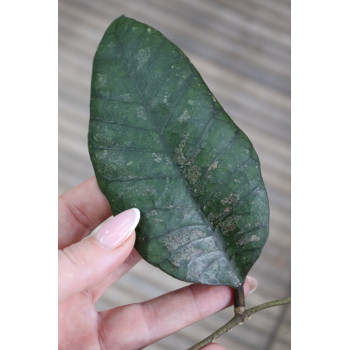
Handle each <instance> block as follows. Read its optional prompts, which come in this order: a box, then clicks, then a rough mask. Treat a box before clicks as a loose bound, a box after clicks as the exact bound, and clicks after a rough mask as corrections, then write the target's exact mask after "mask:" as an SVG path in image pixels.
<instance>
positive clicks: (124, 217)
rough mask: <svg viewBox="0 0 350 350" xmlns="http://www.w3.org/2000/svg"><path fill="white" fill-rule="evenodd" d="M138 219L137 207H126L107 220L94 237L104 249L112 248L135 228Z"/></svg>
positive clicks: (120, 242)
mask: <svg viewBox="0 0 350 350" xmlns="http://www.w3.org/2000/svg"><path fill="white" fill-rule="evenodd" d="M139 221H140V211H139V210H138V209H137V208H132V209H128V210H126V211H123V212H122V213H120V214H118V215H116V216H115V217H114V218H112V219H111V220H109V221H107V222H106V224H104V225H103V226H102V227H101V228H100V230H98V231H97V232H96V234H95V235H94V239H95V240H96V241H97V242H98V244H99V245H100V246H101V247H103V248H105V249H114V248H115V247H117V246H118V245H120V244H122V243H123V242H124V241H125V240H126V239H127V238H128V237H129V236H130V235H131V234H132V232H133V231H134V230H135V227H136V226H137V224H138V223H139Z"/></svg>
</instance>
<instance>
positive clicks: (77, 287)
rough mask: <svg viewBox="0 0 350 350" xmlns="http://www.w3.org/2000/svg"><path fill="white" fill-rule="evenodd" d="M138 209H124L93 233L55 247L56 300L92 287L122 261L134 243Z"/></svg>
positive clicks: (64, 298) (138, 218)
mask: <svg viewBox="0 0 350 350" xmlns="http://www.w3.org/2000/svg"><path fill="white" fill-rule="evenodd" d="M139 220H140V211H139V210H138V209H135V208H133V209H129V210H126V211H124V212H122V213H120V214H118V215H117V216H115V217H113V218H112V219H111V220H109V221H108V222H107V223H105V224H104V225H103V226H102V227H101V228H100V229H99V230H98V231H97V232H96V234H94V235H92V236H89V237H88V238H86V239H83V240H82V241H80V242H78V243H74V244H72V245H70V246H68V247H66V248H64V249H63V250H59V251H58V301H59V302H62V301H64V300H66V299H67V298H69V297H70V296H72V295H74V294H76V293H79V292H82V291H84V290H86V289H89V288H91V287H94V286H95V285H96V284H98V283H99V282H101V281H102V280H103V279H104V278H106V277H107V276H108V275H109V274H110V273H111V272H112V271H113V270H115V269H116V268H117V267H118V266H119V265H121V264H122V263H123V262H124V260H125V259H126V258H127V257H128V256H129V255H130V253H131V251H132V249H133V246H134V243H135V231H134V230H135V227H136V226H137V224H138V222H139Z"/></svg>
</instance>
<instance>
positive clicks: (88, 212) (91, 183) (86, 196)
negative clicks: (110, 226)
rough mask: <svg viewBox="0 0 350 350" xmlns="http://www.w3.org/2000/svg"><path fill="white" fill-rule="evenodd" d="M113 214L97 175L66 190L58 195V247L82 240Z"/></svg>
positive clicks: (61, 247)
mask: <svg viewBox="0 0 350 350" xmlns="http://www.w3.org/2000/svg"><path fill="white" fill-rule="evenodd" d="M111 215H112V212H111V208H110V206H109V203H108V201H107V199H106V197H105V196H104V195H103V193H102V192H101V191H100V189H99V187H98V184H97V181H96V178H95V177H91V178H90V179H88V180H86V181H84V182H83V183H81V184H80V185H78V186H75V187H73V188H71V189H70V190H68V191H66V192H64V193H63V194H62V195H60V196H59V197H58V248H59V249H63V248H65V247H67V246H69V245H71V244H73V243H75V242H78V241H80V240H81V239H82V238H83V237H85V236H88V235H89V234H90V233H91V231H92V230H93V229H95V228H96V227H97V226H98V225H99V224H100V223H102V222H103V221H104V220H106V219H107V218H108V217H110V216H111Z"/></svg>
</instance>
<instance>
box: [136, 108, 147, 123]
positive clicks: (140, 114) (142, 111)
mask: <svg viewBox="0 0 350 350" xmlns="http://www.w3.org/2000/svg"><path fill="white" fill-rule="evenodd" d="M136 116H137V118H140V119H142V120H146V113H145V109H144V108H143V106H139V107H137V109H136Z"/></svg>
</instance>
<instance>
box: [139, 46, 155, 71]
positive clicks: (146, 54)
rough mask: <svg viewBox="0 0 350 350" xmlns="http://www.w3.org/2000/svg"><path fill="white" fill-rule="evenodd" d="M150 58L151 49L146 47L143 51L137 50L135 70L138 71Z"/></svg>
mask: <svg viewBox="0 0 350 350" xmlns="http://www.w3.org/2000/svg"><path fill="white" fill-rule="evenodd" d="M150 57H151V49H150V48H149V47H146V48H145V49H139V51H138V53H137V54H136V60H137V70H139V69H140V68H141V67H142V66H144V64H145V63H146V62H147V61H148V60H149V59H150Z"/></svg>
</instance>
